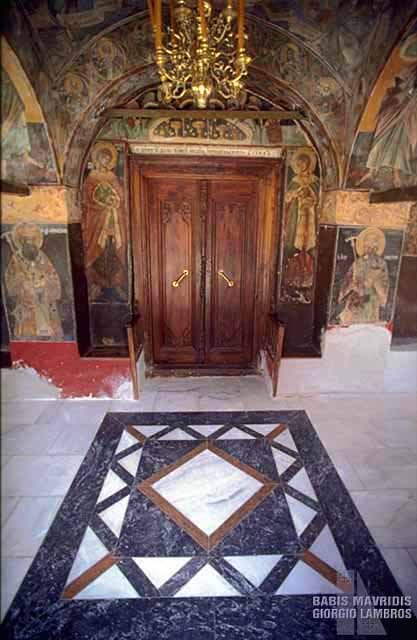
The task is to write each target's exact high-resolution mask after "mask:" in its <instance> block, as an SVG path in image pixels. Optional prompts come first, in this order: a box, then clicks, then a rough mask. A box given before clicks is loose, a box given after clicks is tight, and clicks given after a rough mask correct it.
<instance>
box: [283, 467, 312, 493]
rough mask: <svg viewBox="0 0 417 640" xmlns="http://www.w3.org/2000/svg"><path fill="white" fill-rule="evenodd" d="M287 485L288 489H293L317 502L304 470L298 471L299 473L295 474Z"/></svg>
mask: <svg viewBox="0 0 417 640" xmlns="http://www.w3.org/2000/svg"><path fill="white" fill-rule="evenodd" d="M288 484H289V486H290V487H292V488H293V489H297V491H299V492H300V493H304V494H305V495H306V496H308V497H309V498H311V499H312V500H317V496H316V493H315V491H314V489H313V486H312V484H311V482H310V478H309V477H308V475H307V473H306V470H305V469H300V471H298V473H296V474H295V476H294V477H293V478H292V480H290V481H289V483H288Z"/></svg>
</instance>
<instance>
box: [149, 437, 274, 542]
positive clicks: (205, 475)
mask: <svg viewBox="0 0 417 640" xmlns="http://www.w3.org/2000/svg"><path fill="white" fill-rule="evenodd" d="M261 487H262V483H261V482H259V481H258V480H256V479H255V478H253V477H252V476H250V475H248V474H247V473H245V472H244V471H241V470H240V469H238V468H237V467H235V466H234V465H232V464H230V463H229V462H226V460H223V458H220V457H219V456H218V455H216V454H215V453H213V452H212V451H209V450H207V449H206V450H205V451H203V452H202V453H199V454H198V455H197V456H195V458H192V459H191V460H189V461H188V462H186V463H185V464H183V465H182V466H181V467H178V468H177V469H175V470H174V471H172V472H171V473H169V474H168V475H167V476H165V477H164V478H161V480H158V481H157V482H155V484H154V485H153V488H154V489H155V490H156V491H157V492H158V493H159V494H160V495H161V496H162V497H163V498H165V500H168V502H170V503H171V504H172V505H173V506H174V507H175V508H176V509H178V511H180V512H181V513H182V514H183V515H185V516H186V517H187V518H188V519H189V520H191V521H192V522H193V523H194V524H195V525H197V527H199V529H201V530H202V531H204V532H205V533H206V534H207V535H211V534H212V533H213V532H214V531H216V529H218V528H219V527H220V525H222V524H223V522H225V520H227V518H229V517H230V516H231V515H232V514H233V513H234V512H235V511H236V510H237V509H239V508H240V507H241V506H242V505H243V504H244V503H245V502H247V500H249V498H251V497H252V496H253V495H254V494H255V493H256V492H257V491H258V490H259V489H260V488H261Z"/></svg>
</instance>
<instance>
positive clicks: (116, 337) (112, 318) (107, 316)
mask: <svg viewBox="0 0 417 640" xmlns="http://www.w3.org/2000/svg"><path fill="white" fill-rule="evenodd" d="M90 313H91V342H92V346H93V348H94V349H96V348H97V347H99V348H102V347H106V350H107V351H110V350H111V348H112V347H120V346H123V347H126V346H127V333H126V323H127V322H128V321H129V319H130V317H131V310H130V306H129V305H128V304H126V303H121V304H117V303H114V302H111V303H109V304H105V303H97V304H95V303H93V304H91V305H90Z"/></svg>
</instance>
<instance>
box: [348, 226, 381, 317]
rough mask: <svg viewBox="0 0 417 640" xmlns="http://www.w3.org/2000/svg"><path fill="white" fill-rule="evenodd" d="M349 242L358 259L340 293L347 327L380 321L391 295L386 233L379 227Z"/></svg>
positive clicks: (355, 260)
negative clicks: (385, 256)
mask: <svg viewBox="0 0 417 640" xmlns="http://www.w3.org/2000/svg"><path fill="white" fill-rule="evenodd" d="M349 241H350V242H351V243H352V247H353V251H354V256H355V259H354V262H353V264H352V266H351V267H350V269H349V271H348V272H347V274H346V275H345V277H344V279H343V282H342V286H341V288H340V291H339V298H338V302H339V304H344V308H343V310H342V311H341V312H340V313H339V318H340V320H341V322H343V323H346V324H350V323H353V322H380V321H381V320H382V318H381V308H382V307H385V305H386V304H387V301H388V293H389V275H388V268H387V263H386V261H385V259H384V257H383V254H384V250H385V236H384V233H383V231H381V229H378V228H377V227H367V228H366V229H364V230H363V231H361V232H360V233H359V235H358V236H356V237H354V238H349Z"/></svg>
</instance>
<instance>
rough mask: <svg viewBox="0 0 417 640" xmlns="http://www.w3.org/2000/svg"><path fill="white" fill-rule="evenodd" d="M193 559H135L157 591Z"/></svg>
mask: <svg viewBox="0 0 417 640" xmlns="http://www.w3.org/2000/svg"><path fill="white" fill-rule="evenodd" d="M190 560H191V558H184V557H181V558H179V557H178V558H133V562H135V563H136V564H137V565H138V567H140V568H141V569H142V571H143V572H144V573H145V574H146V575H147V577H148V578H149V580H150V581H151V582H152V583H153V584H154V585H155V587H156V588H157V589H159V587H162V585H163V584H165V582H167V581H168V580H169V579H170V578H171V577H172V576H173V575H175V574H176V573H177V572H178V571H179V570H180V569H182V567H184V566H185V565H186V564H187V562H189V561H190Z"/></svg>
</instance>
